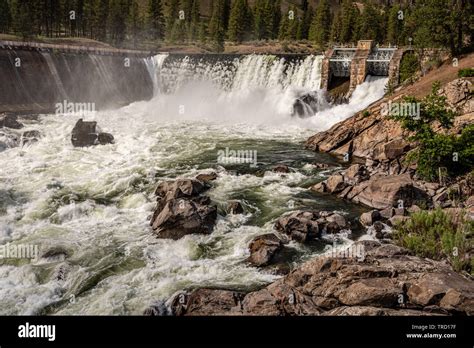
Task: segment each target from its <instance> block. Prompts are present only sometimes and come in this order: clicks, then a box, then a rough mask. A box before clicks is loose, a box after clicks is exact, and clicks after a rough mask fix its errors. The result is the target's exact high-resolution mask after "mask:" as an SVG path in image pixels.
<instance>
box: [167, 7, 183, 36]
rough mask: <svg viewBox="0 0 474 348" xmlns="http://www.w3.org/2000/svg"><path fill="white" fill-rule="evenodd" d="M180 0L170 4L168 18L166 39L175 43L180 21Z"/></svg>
mask: <svg viewBox="0 0 474 348" xmlns="http://www.w3.org/2000/svg"><path fill="white" fill-rule="evenodd" d="M179 5H180V4H179V0H170V1H169V3H168V14H167V18H166V37H167V38H168V40H171V41H174V40H173V39H174V38H175V37H176V27H177V26H176V25H175V24H176V22H177V21H178V20H179Z"/></svg>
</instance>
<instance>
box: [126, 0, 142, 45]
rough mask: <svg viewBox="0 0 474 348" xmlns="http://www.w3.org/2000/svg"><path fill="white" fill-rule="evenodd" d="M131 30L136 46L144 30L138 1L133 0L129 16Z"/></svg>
mask: <svg viewBox="0 0 474 348" xmlns="http://www.w3.org/2000/svg"><path fill="white" fill-rule="evenodd" d="M128 24H129V32H130V35H131V37H132V40H133V46H134V47H136V45H137V40H138V39H139V35H140V33H141V32H142V30H143V27H142V25H143V21H142V17H141V15H140V11H139V7H138V3H137V1H136V0H133V1H132V3H131V7H130V14H129V17H128Z"/></svg>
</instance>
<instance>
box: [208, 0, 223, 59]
mask: <svg viewBox="0 0 474 348" xmlns="http://www.w3.org/2000/svg"><path fill="white" fill-rule="evenodd" d="M224 11H225V0H214V3H213V8H212V17H211V21H210V23H209V36H210V38H211V41H212V46H213V49H214V51H216V52H222V51H224V39H225V26H224Z"/></svg>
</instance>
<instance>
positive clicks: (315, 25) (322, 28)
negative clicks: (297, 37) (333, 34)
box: [309, 0, 331, 47]
mask: <svg viewBox="0 0 474 348" xmlns="http://www.w3.org/2000/svg"><path fill="white" fill-rule="evenodd" d="M330 28H331V10H330V7H329V2H328V0H321V2H320V3H319V5H318V7H317V8H316V15H315V16H314V19H313V21H312V23H311V27H310V30H309V39H310V40H311V41H314V42H315V43H316V44H317V45H319V46H320V47H322V46H324V45H325V44H326V43H327V42H328V40H329V33H330Z"/></svg>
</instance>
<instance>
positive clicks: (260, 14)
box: [253, 0, 267, 40]
mask: <svg viewBox="0 0 474 348" xmlns="http://www.w3.org/2000/svg"><path fill="white" fill-rule="evenodd" d="M265 10H266V1H265V0H256V2H255V7H254V11H253V12H254V25H255V37H256V38H257V40H263V39H265V38H266V33H267V24H266V23H265V22H266V16H265Z"/></svg>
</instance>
